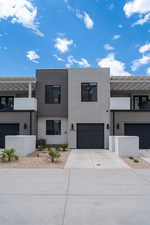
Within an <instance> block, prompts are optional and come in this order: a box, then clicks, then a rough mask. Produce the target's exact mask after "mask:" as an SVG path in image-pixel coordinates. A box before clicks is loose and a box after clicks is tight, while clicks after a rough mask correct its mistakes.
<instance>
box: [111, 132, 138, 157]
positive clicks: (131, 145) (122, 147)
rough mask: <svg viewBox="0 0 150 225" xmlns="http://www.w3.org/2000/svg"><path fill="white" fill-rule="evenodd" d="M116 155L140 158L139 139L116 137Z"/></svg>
mask: <svg viewBox="0 0 150 225" xmlns="http://www.w3.org/2000/svg"><path fill="white" fill-rule="evenodd" d="M115 153H116V154H117V155H119V156H127V157H129V156H138V155H139V153H140V151H139V137H136V136H115Z"/></svg>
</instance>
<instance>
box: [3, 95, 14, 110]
mask: <svg viewBox="0 0 150 225" xmlns="http://www.w3.org/2000/svg"><path fill="white" fill-rule="evenodd" d="M13 105H14V97H13V96H0V111H2V110H4V111H9V110H12V109H13Z"/></svg>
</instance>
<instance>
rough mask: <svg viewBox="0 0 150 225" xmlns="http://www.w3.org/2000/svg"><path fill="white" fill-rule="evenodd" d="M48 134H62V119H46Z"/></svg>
mask: <svg viewBox="0 0 150 225" xmlns="http://www.w3.org/2000/svg"><path fill="white" fill-rule="evenodd" d="M46 135H61V120H46Z"/></svg>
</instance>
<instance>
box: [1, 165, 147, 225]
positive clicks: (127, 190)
mask: <svg viewBox="0 0 150 225" xmlns="http://www.w3.org/2000/svg"><path fill="white" fill-rule="evenodd" d="M0 179H1V181H0V225H100V224H102V225H149V224H150V222H149V221H150V207H149V203H150V170H131V169H130V170H129V169H117V170H115V169H114V170H108V169H107V170H96V169H71V170H70V169H64V170H61V169H32V170H31V169H26V170H25V169H1V170H0Z"/></svg>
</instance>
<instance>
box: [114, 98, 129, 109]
mask: <svg viewBox="0 0 150 225" xmlns="http://www.w3.org/2000/svg"><path fill="white" fill-rule="evenodd" d="M130 107H131V106H130V97H111V98H110V110H130Z"/></svg>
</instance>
